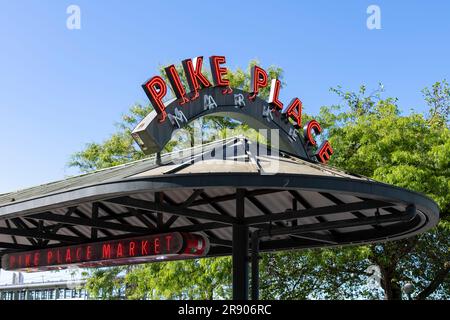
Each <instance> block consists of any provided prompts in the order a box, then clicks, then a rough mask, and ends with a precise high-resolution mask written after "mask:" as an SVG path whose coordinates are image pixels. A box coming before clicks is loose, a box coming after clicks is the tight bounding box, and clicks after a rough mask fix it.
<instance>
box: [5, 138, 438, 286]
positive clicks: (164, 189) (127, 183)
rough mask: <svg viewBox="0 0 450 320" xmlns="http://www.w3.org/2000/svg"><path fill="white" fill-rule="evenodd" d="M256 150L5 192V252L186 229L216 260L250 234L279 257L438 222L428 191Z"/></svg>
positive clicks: (184, 157)
mask: <svg viewBox="0 0 450 320" xmlns="http://www.w3.org/2000/svg"><path fill="white" fill-rule="evenodd" d="M256 146H257V144H256V143H255V142H252V141H248V140H247V139H245V138H243V137H234V138H230V139H226V140H222V141H216V142H214V143H210V144H205V145H201V146H197V147H194V148H190V149H185V150H181V151H178V152H173V153H169V154H164V155H162V156H161V157H160V158H159V157H156V156H155V157H150V158H147V159H144V160H140V161H135V162H131V163H128V164H125V165H121V166H117V167H112V168H109V169H104V170H99V171H95V172H92V173H88V174H84V175H80V176H76V177H72V178H68V179H65V180H62V181H57V182H53V183H49V184H45V185H41V186H37V187H33V188H29V189H25V190H21V191H17V192H12V193H7V194H3V195H1V196H0V250H1V251H0V255H3V254H5V253H7V252H11V251H21V250H29V249H37V248H46V247H51V246H52V247H56V246H63V245H67V244H74V243H75V244H76V243H84V242H93V241H97V240H98V241H104V240H110V239H111V240H112V239H118V238H124V237H130V236H135V235H143V234H156V233H161V232H172V231H173V232H175V231H186V232H203V233H204V234H205V235H206V236H207V237H208V238H209V240H210V243H211V249H210V251H209V254H208V256H218V255H230V254H231V253H232V249H233V240H234V242H235V244H236V243H237V242H236V241H238V243H240V244H243V245H244V246H245V247H248V241H249V233H252V234H253V236H254V237H255V238H257V239H258V243H257V245H258V246H256V244H255V243H253V244H252V247H253V248H254V250H257V249H255V248H258V249H259V250H261V251H272V250H283V249H300V248H312V247H324V246H340V245H351V244H364V243H371V242H379V241H385V240H395V239H401V238H405V237H409V236H412V235H415V234H418V233H421V232H423V231H425V230H427V229H429V228H431V227H433V226H435V225H436V224H437V222H438V220H439V212H438V207H437V205H436V204H435V203H434V202H433V201H432V200H430V199H429V198H427V197H426V196H424V195H422V194H419V193H416V192H412V191H409V190H405V189H402V188H398V187H395V186H391V185H387V184H383V183H379V182H375V181H373V180H371V179H368V178H365V177H361V176H356V175H352V174H349V173H346V172H343V171H341V170H337V169H335V168H331V167H329V166H324V165H321V164H317V163H313V162H310V161H308V160H306V159H300V158H298V157H294V156H292V155H289V154H286V153H283V152H279V153H278V151H277V150H270V149H269V150H268V149H267V148H266V147H265V146H262V145H259V148H255V147H256ZM233 228H234V230H235V232H234V236H233ZM237 250H238V248H235V251H237ZM243 250H245V251H244V252H247V250H246V249H245V248H244V249H243ZM242 256H243V255H242V254H241V255H240V257H242ZM241 260H242V259H241ZM241 260H239V259H236V266H235V267H236V268H238V267H239V265H240V266H241V267H242V266H243V265H244V264H245V263H246V260H245V259H244V261H241ZM239 276H242V277H245V272H244V273H243V274H239ZM244 280H245V279H244ZM244 280H242V279H241V280H239V283H241V284H242V283H244V282H243V281H244ZM236 290H243V289H242V288H239V286H238V285H237V288H236Z"/></svg>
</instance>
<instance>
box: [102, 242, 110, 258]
mask: <svg viewBox="0 0 450 320" xmlns="http://www.w3.org/2000/svg"><path fill="white" fill-rule="evenodd" d="M102 258H103V259H111V245H110V244H109V243H108V244H104V245H103V246H102Z"/></svg>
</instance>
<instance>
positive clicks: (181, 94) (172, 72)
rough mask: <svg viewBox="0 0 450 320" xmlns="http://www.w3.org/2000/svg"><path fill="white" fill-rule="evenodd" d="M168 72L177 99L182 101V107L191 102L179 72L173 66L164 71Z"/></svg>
mask: <svg viewBox="0 0 450 320" xmlns="http://www.w3.org/2000/svg"><path fill="white" fill-rule="evenodd" d="M164 70H165V71H166V75H167V78H168V79H169V82H170V85H171V86H172V89H173V92H174V93H175V96H176V97H177V99H181V101H180V105H182V104H185V103H186V102H189V99H188V98H186V90H185V89H184V87H183V84H182V83H181V79H180V75H179V74H178V72H177V69H176V68H175V66H174V65H173V64H172V65H170V66H168V67H167V68H165V69H164Z"/></svg>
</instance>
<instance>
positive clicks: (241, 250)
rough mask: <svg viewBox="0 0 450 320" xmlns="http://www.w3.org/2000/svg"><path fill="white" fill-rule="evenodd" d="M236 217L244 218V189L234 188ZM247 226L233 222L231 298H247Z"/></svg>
mask: <svg viewBox="0 0 450 320" xmlns="http://www.w3.org/2000/svg"><path fill="white" fill-rule="evenodd" d="M236 193H237V197H236V218H237V219H238V220H242V219H244V209H245V208H244V207H245V202H244V201H245V198H244V197H245V190H242V189H237V190H236ZM248 285H249V283H248V226H247V225H244V224H239V223H235V224H233V300H248Z"/></svg>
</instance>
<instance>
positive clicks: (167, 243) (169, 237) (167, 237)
mask: <svg viewBox="0 0 450 320" xmlns="http://www.w3.org/2000/svg"><path fill="white" fill-rule="evenodd" d="M171 241H172V236H171V235H168V236H166V245H167V251H168V252H170V242H171Z"/></svg>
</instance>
